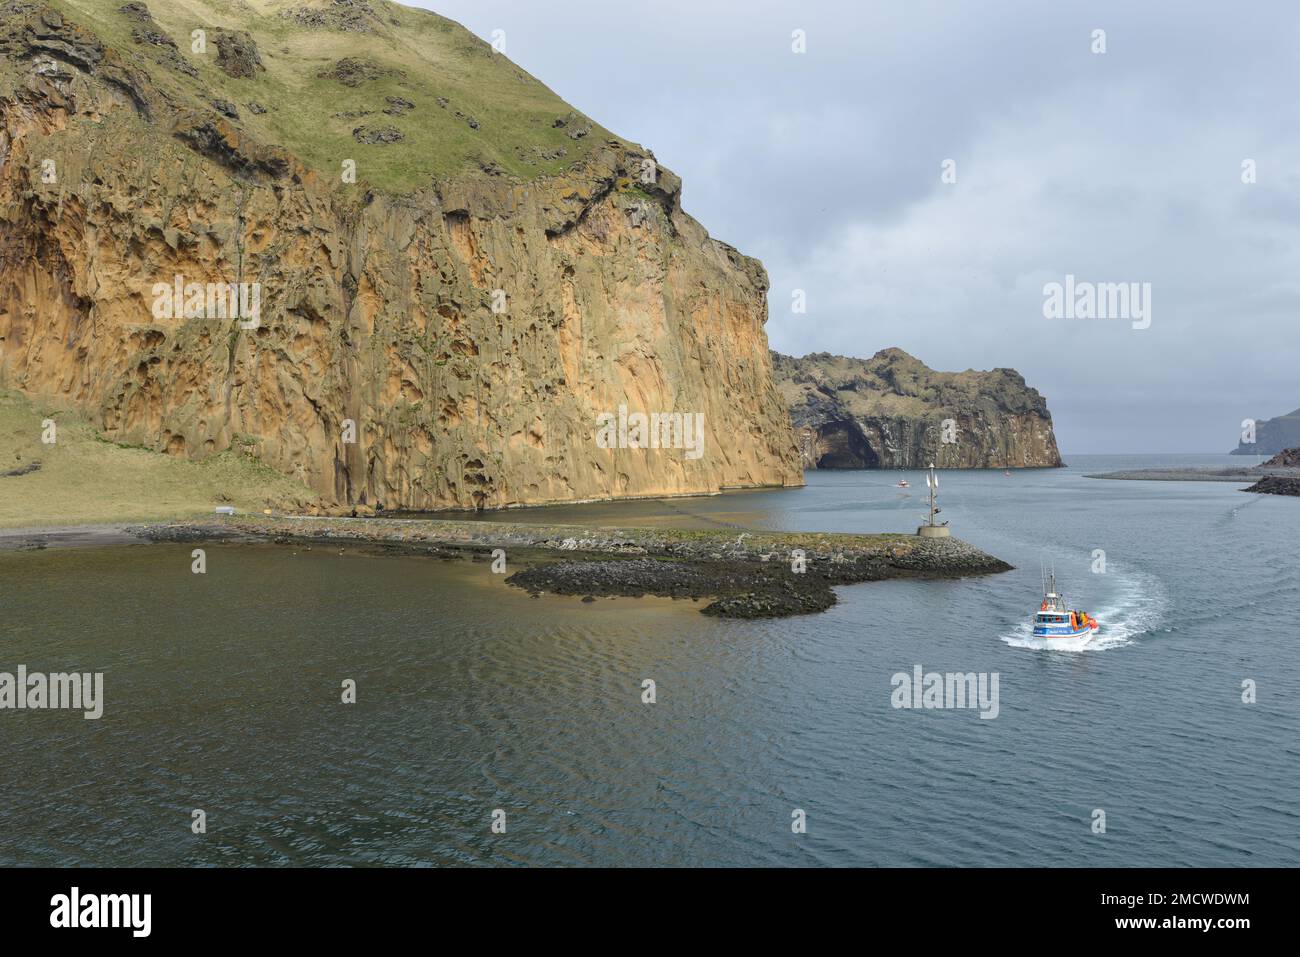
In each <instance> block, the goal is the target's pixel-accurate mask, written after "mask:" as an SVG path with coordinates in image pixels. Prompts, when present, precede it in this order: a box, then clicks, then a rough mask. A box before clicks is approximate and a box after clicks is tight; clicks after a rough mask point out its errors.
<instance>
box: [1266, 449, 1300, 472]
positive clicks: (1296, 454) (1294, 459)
mask: <svg viewBox="0 0 1300 957" xmlns="http://www.w3.org/2000/svg"><path fill="white" fill-rule="evenodd" d="M1261 468H1291V469H1294V468H1300V446H1298V447H1296V448H1293V449H1283V450H1282V451H1281V452H1279V453H1277V455H1275V456H1273V457H1272V458H1271V459H1269V460H1268V461H1267V462H1265V463H1264V464H1263V465H1262V466H1261Z"/></svg>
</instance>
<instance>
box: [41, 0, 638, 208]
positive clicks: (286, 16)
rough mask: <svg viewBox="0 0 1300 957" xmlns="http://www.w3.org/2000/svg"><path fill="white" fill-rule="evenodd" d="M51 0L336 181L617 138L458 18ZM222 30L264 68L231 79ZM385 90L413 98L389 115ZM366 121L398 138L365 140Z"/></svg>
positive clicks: (180, 95) (258, 0)
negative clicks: (201, 36)
mask: <svg viewBox="0 0 1300 957" xmlns="http://www.w3.org/2000/svg"><path fill="white" fill-rule="evenodd" d="M48 2H49V4H50V6H52V7H54V8H55V9H57V10H59V11H60V12H61V13H63V14H64V15H65V16H66V17H67V18H68V19H70V20H72V21H73V22H75V23H78V24H80V25H81V26H84V27H86V28H88V29H90V30H92V31H93V32H95V33H96V34H97V35H98V36H99V37H100V39H101V40H103V41H104V42H105V43H106V44H108V45H109V46H112V47H114V48H116V49H117V50H118V52H119V53H121V54H122V55H123V56H124V57H126V58H127V59H128V61H129V62H131V63H132V64H133V65H135V66H138V67H141V68H143V69H144V70H145V71H146V72H147V73H148V74H149V75H150V77H151V78H152V80H153V82H154V84H155V85H156V86H158V87H159V88H160V89H161V90H163V91H164V92H165V93H166V94H167V95H168V96H170V97H171V98H172V99H173V100H174V101H175V102H176V103H177V105H180V106H187V107H191V108H196V109H204V110H212V109H213V101H214V100H224V101H227V102H229V103H232V104H234V105H235V107H236V108H237V109H238V112H239V119H238V120H236V121H235V122H236V125H238V126H239V127H240V128H241V129H243V130H244V131H245V132H246V133H248V134H249V135H250V136H252V137H254V138H255V139H257V140H259V141H261V142H263V143H265V144H268V145H277V146H282V147H284V148H286V149H288V150H290V151H291V152H293V153H295V154H296V155H297V156H298V157H299V158H300V159H301V160H302V161H303V162H304V163H305V164H306V165H307V166H309V167H311V168H313V169H316V170H318V171H320V172H321V173H322V174H324V175H327V176H330V177H335V176H337V175H338V174H339V171H340V169H341V167H342V163H343V161H344V160H348V159H352V160H355V161H356V164H357V175H358V179H359V180H363V181H365V182H366V183H368V184H370V185H372V186H375V187H378V188H380V189H383V190H386V191H389V192H394V193H406V192H410V191H413V190H416V189H419V188H422V187H425V186H429V185H431V184H432V183H433V182H435V181H437V180H441V179H446V178H452V177H455V176H457V175H460V174H463V173H466V172H470V171H474V170H488V171H490V172H494V173H500V174H502V175H509V176H513V177H516V178H518V179H521V180H523V181H530V180H532V179H535V178H537V177H539V176H543V175H550V174H555V173H558V172H561V171H562V170H564V169H566V168H567V167H569V166H570V165H572V164H573V163H575V162H578V161H580V160H582V159H584V158H585V157H586V156H587V155H588V154H589V153H590V151H591V150H592V149H593V148H594V147H595V146H597V145H598V144H600V143H601V142H602V141H603V140H606V139H610V138H613V136H612V134H611V133H609V131H607V130H605V129H603V128H601V127H599V126H597V125H596V124H594V123H592V122H591V121H590V120H588V119H585V118H583V117H582V116H581V115H578V114H574V111H573V109H572V107H570V106H569V105H568V104H567V103H565V102H564V101H563V100H562V99H560V98H559V97H558V96H556V95H555V94H554V93H553V92H551V90H549V89H547V87H546V86H544V85H543V84H542V83H540V82H539V81H538V80H536V79H535V78H534V77H532V76H530V75H529V74H527V73H526V72H525V71H523V70H522V69H520V68H519V67H518V66H516V65H515V64H514V63H512V62H510V60H508V59H507V58H506V57H505V56H504V55H502V54H498V53H496V52H494V51H493V49H492V47H491V46H490V45H489V44H487V43H485V42H483V41H482V40H480V39H478V38H477V37H475V36H474V35H473V34H471V33H470V32H469V31H468V30H466V29H465V28H463V27H461V26H460V25H459V24H457V23H455V22H453V21H451V20H448V19H446V18H444V17H440V16H437V15H436V14H433V13H430V12H428V11H425V10H417V9H412V8H410V7H404V6H402V5H400V4H396V3H389V2H387V0H152V2H150V0H144V2H145V4H146V5H147V7H148V11H149V14H150V15H151V17H152V21H153V22H152V23H149V22H146V21H142V20H141V19H140V18H139V17H138V16H137V15H133V13H132V12H131V11H130V10H129V9H128V10H125V11H124V10H123V8H124V7H126V6H127V5H128V4H127V0H48ZM195 30H203V31H205V40H206V43H205V51H204V52H202V53H198V52H194V50H193V34H194V31H195ZM222 30H225V31H230V32H234V33H245V32H246V33H247V34H249V36H251V38H252V40H253V41H254V43H255V44H256V47H257V54H258V57H259V58H260V60H261V63H262V66H263V67H264V69H260V70H255V71H254V73H253V75H252V76H230V75H228V72H227V71H226V70H223V69H222V68H221V67H220V66H219V64H218V44H217V43H216V38H217V35H218V33H219V31H222ZM139 33H152V34H154V35H155V36H156V35H159V34H166V36H168V37H170V38H171V39H172V40H173V41H174V42H175V45H176V51H175V54H174V55H173V54H172V53H171V52H170V51H169V49H168V48H167V47H166V46H165V45H160V44H159V43H157V42H149V41H148V40H144V41H143V42H139V41H137V39H136V35H137V34H139ZM177 58H179V62H180V64H181V65H180V67H179V68H178V66H177V65H176V63H177ZM345 58H351V59H353V60H356V61H362V62H364V64H365V65H366V68H367V69H366V70H365V71H364V73H366V74H369V78H367V79H361V80H360V82H358V83H356V85H347V84H344V83H342V82H340V81H339V80H338V79H337V78H335V77H334V76H331V75H328V74H330V73H331V71H334V70H335V69H336V67H337V64H338V63H339V61H340V60H343V59H345ZM169 60H170V65H169ZM184 64H188V65H189V67H192V68H193V71H194V73H195V74H196V75H194V76H190V75H188V74H187V72H186V71H185V69H184V68H183V67H184ZM322 74H326V75H322ZM390 97H393V98H397V99H400V100H405V101H408V102H410V103H413V104H414V108H413V109H410V110H409V111H406V112H404V114H403V115H396V114H394V113H386V112H385V110H388V109H392V108H393V104H392V103H390V102H389V99H388V98H390ZM250 103H251V104H258V105H259V106H261V107H263V108H265V110H266V112H264V113H260V114H259V113H257V112H255V110H254V109H253V108H250V106H249V104H250ZM401 109H402V108H401V107H400V106H399V107H398V110H399V111H400V110H401ZM362 112H368V113H369V115H366V116H340V115H338V114H360V113H362ZM471 120H473V121H474V123H476V124H477V128H475V127H474V126H473V125H471V122H470V121H471ZM557 121H563V124H562V125H557ZM359 126H365V127H367V128H369V129H371V130H382V129H388V128H391V129H393V130H396V131H397V132H398V133H400V134H401V136H402V139H401V140H400V141H398V142H390V143H386V144H381V143H360V142H358V141H357V139H356V138H355V137H354V133H353V131H354V130H355V129H356V128H357V127H359ZM582 130H588V131H587V132H586V133H585V135H583V136H580V137H576V138H575V137H574V136H573V135H572V134H573V133H575V132H578V131H582Z"/></svg>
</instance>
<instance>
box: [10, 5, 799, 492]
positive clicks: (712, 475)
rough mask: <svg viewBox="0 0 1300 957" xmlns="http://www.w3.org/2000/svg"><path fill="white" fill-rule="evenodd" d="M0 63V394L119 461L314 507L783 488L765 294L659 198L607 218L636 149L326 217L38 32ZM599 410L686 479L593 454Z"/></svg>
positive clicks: (310, 198) (109, 68)
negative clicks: (185, 293)
mask: <svg viewBox="0 0 1300 957" xmlns="http://www.w3.org/2000/svg"><path fill="white" fill-rule="evenodd" d="M10 9H15V8H14V7H13V6H11V7H10ZM0 53H3V54H4V55H5V56H7V57H10V58H12V60H11V64H13V63H16V64H18V65H19V66H20V69H18V70H16V71H11V72H9V73H7V74H6V75H5V78H4V79H3V80H0V387H5V388H17V389H20V390H22V391H24V392H26V393H28V394H31V395H39V396H42V397H45V398H47V399H49V400H51V401H56V402H58V401H61V402H63V403H65V404H66V405H68V406H72V407H76V408H77V409H79V410H81V411H82V412H84V413H85V414H87V415H88V416H89V417H90V418H91V420H92V421H93V422H94V423H95V424H96V425H97V427H99V428H101V429H102V430H103V432H104V433H105V435H106V436H107V437H108V438H110V439H112V440H114V441H118V442H124V443H129V444H137V445H143V446H146V447H149V448H152V449H156V450H159V451H165V452H168V453H170V454H174V455H178V456H186V457H190V458H203V457H205V456H208V455H211V454H214V453H216V452H219V451H221V450H223V449H226V448H228V447H230V446H231V445H234V444H238V445H240V446H241V447H243V448H246V449H252V450H254V451H255V452H256V454H258V455H259V456H260V457H261V459H262V460H263V461H264V462H266V463H267V464H268V465H270V466H272V467H274V468H276V469H279V470H281V471H283V472H286V473H289V474H293V475H297V476H298V477H300V478H301V480H302V481H303V482H304V483H305V484H306V485H308V486H310V487H311V488H312V489H314V490H315V491H316V492H318V493H319V494H321V495H322V496H324V497H325V498H327V499H332V500H334V501H336V502H340V503H368V504H375V503H382V504H384V505H385V506H386V507H388V508H393V507H399V506H400V507H408V508H446V507H462V508H472V507H498V506H507V505H514V504H521V503H544V502H558V501H573V500H584V499H601V498H609V497H619V496H643V495H662V494H679V493H701V492H711V491H716V490H718V489H722V488H726V487H743V486H760V485H782V484H786V485H797V484H801V482H802V478H801V472H800V469H799V464H798V461H799V460H798V453H797V451H796V449H795V446H794V442H793V437H792V434H791V431H790V427H789V416H788V413H787V411H786V408H785V406H784V405H783V403H782V400H781V397H780V395H779V393H778V392H777V390H776V388H775V385H774V383H773V380H772V377H771V359H770V356H769V353H768V349H767V340H766V336H765V334H764V330H763V324H764V321H765V319H766V315H767V309H766V298H765V293H766V289H767V277H766V274H765V272H764V270H763V268H762V266H761V264H759V263H758V262H757V261H755V260H753V259H750V258H748V257H745V256H743V255H741V254H740V253H738V252H737V251H736V250H734V249H732V248H731V247H729V246H727V245H725V244H723V243H720V242H717V241H715V240H712V239H710V238H709V237H708V235H707V234H706V233H705V231H704V229H703V228H702V227H701V226H700V225H699V224H698V223H696V222H695V221H694V220H693V219H691V218H690V217H689V216H687V215H686V214H685V213H684V212H682V210H681V207H680V204H679V201H678V200H679V190H680V183H679V181H678V180H677V178H676V177H675V176H673V175H672V174H671V173H669V172H668V171H666V170H661V172H660V174H659V177H658V181H657V183H655V184H653V185H649V186H646V185H643V184H640V183H638V184H637V186H636V188H635V189H634V188H632V184H633V182H634V181H635V177H636V175H637V174H638V173H639V172H640V170H641V169H642V168H643V167H642V160H643V159H644V156H643V155H642V154H640V153H638V152H637V151H636V150H635V149H633V148H631V147H628V146H625V145H619V144H617V143H613V142H611V143H610V144H608V145H607V146H605V147H603V148H601V149H600V150H597V151H595V152H593V153H591V154H590V156H588V157H587V158H586V159H585V160H584V161H583V162H582V163H581V164H579V165H576V166H574V167H571V168H570V169H569V170H568V171H567V172H566V173H564V174H563V175H560V176H556V177H551V178H547V179H541V180H538V181H535V182H532V183H520V182H518V181H509V180H507V179H506V178H504V177H498V176H491V175H488V174H484V175H482V176H480V177H474V176H466V177H462V178H460V179H458V180H456V181H449V182H442V183H439V184H437V185H431V186H430V187H428V188H426V189H424V190H422V191H418V192H416V193H413V194H410V195H403V196H389V195H385V194H381V193H378V192H375V191H372V192H369V193H365V192H362V193H360V194H357V193H356V192H355V191H354V192H352V193H348V192H346V191H343V190H340V189H338V188H337V184H336V182H335V180H336V179H337V173H332V175H331V176H330V177H329V179H328V180H327V179H326V177H325V175H323V174H319V173H317V172H316V171H313V170H309V169H306V168H304V166H303V165H302V163H301V162H299V161H298V160H297V159H296V158H295V157H294V156H293V155H292V154H290V153H288V152H287V151H285V150H283V149H281V148H278V147H275V146H273V145H269V144H264V143H260V142H258V141H256V139H254V138H253V137H251V136H250V135H249V134H247V133H246V132H245V131H243V130H242V129H241V128H240V127H239V125H238V124H237V123H235V122H234V121H232V120H231V119H229V118H227V117H223V116H220V115H218V114H217V113H216V112H211V113H203V112H202V111H198V110H193V109H189V108H184V109H182V108H178V107H176V106H175V105H173V104H172V103H171V102H170V100H169V98H168V97H166V96H162V95H160V94H159V92H158V90H157V89H155V88H154V87H153V86H152V85H151V83H150V78H149V75H148V74H147V72H144V71H142V70H140V69H137V68H136V67H134V66H132V65H131V64H129V63H126V62H124V61H123V60H122V58H121V57H119V56H118V55H117V54H116V53H115V52H114V51H113V50H112V49H110V48H108V47H106V46H104V45H103V44H102V43H101V42H100V41H99V40H98V39H97V38H96V37H95V36H94V35H93V34H90V33H88V32H87V31H85V30H82V29H80V28H78V27H76V26H75V25H73V24H71V23H70V22H67V21H65V20H64V19H63V18H62V17H60V16H59V15H58V14H56V13H53V12H52V11H49V10H48V9H47V10H41V9H35V10H29V11H27V12H25V13H23V14H21V15H13V16H7V17H6V22H5V24H4V26H3V29H2V32H0ZM47 160H49V161H51V162H52V166H51V165H49V164H47V163H46V162H45V161H47ZM46 169H52V170H55V171H56V173H57V175H56V178H55V179H54V180H53V181H49V180H48V178H47V177H46V176H45V175H44V171H45V170H46ZM175 277H181V278H182V282H183V283H184V284H188V283H204V284H214V285H216V284H246V285H245V288H251V287H252V284H256V288H257V290H258V297H259V306H260V309H259V314H258V316H257V319H256V321H255V322H250V321H249V319H248V316H247V315H242V316H240V320H241V321H234V320H231V319H229V318H213V317H211V316H203V315H200V316H191V317H189V318H186V317H185V310H184V309H183V308H182V309H180V310H179V311H178V312H177V313H176V314H173V313H172V312H171V311H170V310H168V309H162V310H160V309H159V308H158V306H159V303H160V302H162V301H163V300H166V302H168V303H170V302H171V298H170V295H168V290H169V289H170V288H172V285H173V283H174V281H175ZM208 308H211V306H210V304H209V305H208ZM620 406H626V407H627V409H628V410H629V411H632V412H636V411H642V412H647V413H649V412H683V413H702V414H703V415H704V422H705V426H704V452H703V454H702V455H701V456H699V457H698V458H690V457H687V456H686V455H685V454H684V452H683V451H682V450H680V449H646V448H601V447H600V446H599V445H598V443H597V441H596V436H597V417H598V416H599V415H600V414H601V413H606V412H609V413H616V412H617V411H618V409H619V407H620ZM353 431H354V432H355V441H348V438H349V436H350V434H351V433H352V432H353Z"/></svg>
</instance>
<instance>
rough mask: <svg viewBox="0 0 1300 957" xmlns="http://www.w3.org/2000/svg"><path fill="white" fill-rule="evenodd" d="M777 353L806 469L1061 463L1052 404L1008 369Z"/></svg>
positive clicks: (891, 356) (885, 354) (902, 357)
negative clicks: (949, 368)
mask: <svg viewBox="0 0 1300 957" xmlns="http://www.w3.org/2000/svg"><path fill="white" fill-rule="evenodd" d="M772 356H773V367H774V372H775V374H776V377H777V382H778V385H779V388H780V390H781V393H782V395H783V396H784V397H785V400H786V402H787V403H788V404H789V406H790V415H791V418H792V420H793V423H794V427H795V438H796V441H797V442H798V443H799V447H800V455H801V458H802V459H803V464H804V467H805V468H924V467H926V466H928V465H929V464H930V463H934V464H935V465H937V466H939V467H940V468H1014V467H1027V466H1058V465H1060V464H1061V455H1060V452H1058V451H1057V448H1056V437H1055V436H1054V435H1053V434H1052V417H1051V414H1050V413H1049V412H1048V411H1047V402H1046V400H1045V399H1044V398H1043V397H1042V396H1041V395H1039V394H1038V392H1037V391H1036V390H1035V389H1031V388H1029V386H1027V385H1026V384H1025V380H1024V379H1023V378H1022V377H1021V376H1020V375H1019V373H1017V372H1015V371H1014V370H1012V369H994V370H993V371H991V372H975V371H967V372H935V371H934V370H933V369H930V368H928V367H926V366H925V365H924V364H923V363H921V362H920V361H918V360H917V359H914V358H913V357H912V356H910V355H908V354H907V353H906V352H903V351H902V350H901V349H885V350H882V351H881V352H878V353H876V354H875V355H874V356H872V357H871V358H870V359H851V358H845V357H844V356H833V355H830V354H828V353H825V352H821V353H814V354H813V355H808V356H804V357H803V358H802V359H796V358H793V357H791V356H783V355H779V354H777V353H775V352H774V353H772ZM946 421H947V422H948V427H947V428H945V422H946ZM945 438H947V439H951V441H945Z"/></svg>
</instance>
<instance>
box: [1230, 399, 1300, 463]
mask: <svg viewBox="0 0 1300 957" xmlns="http://www.w3.org/2000/svg"><path fill="white" fill-rule="evenodd" d="M1296 446H1300V409H1296V410H1295V411H1294V412H1288V413H1287V414H1286V415H1279V416H1276V417H1275V418H1272V419H1261V420H1259V421H1258V422H1256V423H1255V441H1254V442H1245V441H1242V442H1238V443H1237V447H1236V448H1235V449H1233V450H1232V451H1231V452H1229V453H1228V454H1229V455H1277V454H1278V453H1279V452H1283V451H1285V450H1286V449H1293V448H1295V447H1296Z"/></svg>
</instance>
